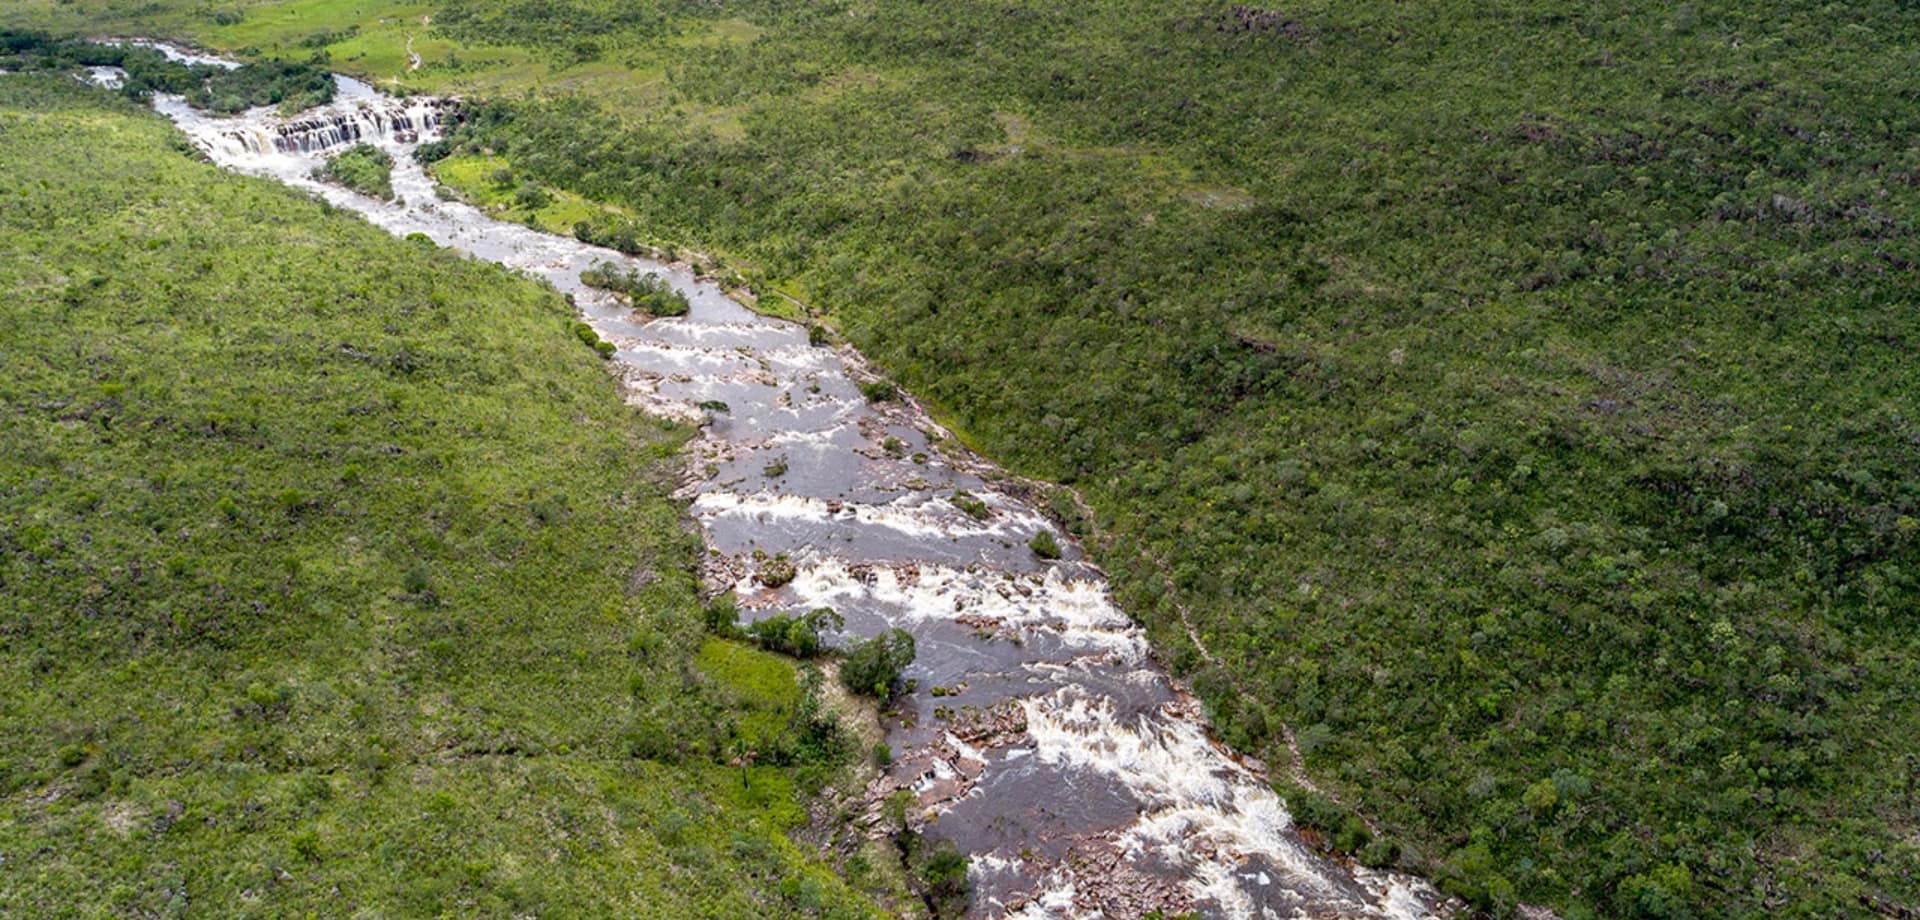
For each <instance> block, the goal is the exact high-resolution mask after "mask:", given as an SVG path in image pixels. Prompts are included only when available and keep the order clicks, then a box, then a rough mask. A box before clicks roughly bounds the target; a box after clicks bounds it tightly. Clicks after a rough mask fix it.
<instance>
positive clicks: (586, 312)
mask: <svg viewBox="0 0 1920 920" xmlns="http://www.w3.org/2000/svg"><path fill="white" fill-rule="evenodd" d="M169 50H175V51H177V49H169ZM95 78H96V80H105V81H109V82H110V81H111V78H112V74H111V73H96V74H95ZM336 79H337V80H338V85H339V93H338V98H336V100H335V101H334V102H333V103H331V104H329V105H327V106H323V107H321V108H319V109H315V110H312V111H309V112H303V113H300V114H298V115H295V116H291V117H280V116H278V115H276V114H275V113H273V112H272V111H271V110H265V109H263V110H256V111H254V112H250V113H246V114H244V115H242V116H239V117H236V118H215V117H211V116H208V115H205V114H203V113H199V112H196V111H194V110H193V109H191V108H189V107H188V106H187V105H186V104H185V103H184V102H182V101H181V100H180V99H178V98H169V97H160V98H158V99H156V101H155V108H156V109H158V110H159V111H160V112H161V113H162V114H164V115H166V116H167V117H168V118H170V119H172V120H173V121H174V123H175V124H177V125H178V126H179V127H180V128H181V130H183V131H185V132H186V134H187V135H188V136H189V137H190V138H191V139H192V140H193V142H194V143H195V144H196V145H198V146H199V148H200V149H201V150H203V151H205V152H206V154H207V155H208V156H209V157H210V158H212V160H213V161H214V162H215V163H218V164H219V165H220V166H222V167H225V168H228V169H231V170H235V171H238V172H243V173H250V174H254V175H260V176H267V177H271V178H273V179H276V180H279V181H280V182H283V183H286V184H287V185H290V186H293V187H295V188H297V189H300V190H302V191H304V192H307V193H310V194H312V195H314V196H316V197H319V198H323V199H325V200H326V201H328V202H331V203H332V204H334V205H336V206H338V207H341V208H344V209H348V210H351V211H354V212H357V213H359V214H361V215H363V216H364V217H365V218H366V219H367V220H369V221H371V222H372V223H374V224H375V225H377V226H379V227H382V228H384V229H386V230H387V231H389V232H391V233H394V234H396V235H407V234H415V233H418V234H425V235H426V236H427V237H429V238H431V239H432V240H433V241H434V242H435V243H437V244H439V245H441V246H447V247H452V248H454V249H458V250H461V251H463V252H466V253H468V254H470V255H472V256H474V257H477V258H481V259H487V260H490V261H494V262H498V263H500V264H502V265H505V266H507V267H509V268H513V269H517V270H520V271H522V272H525V273H527V274H530V275H532V276H534V277H537V278H539V279H542V280H544V281H546V282H547V283H549V284H551V285H552V286H553V287H555V288H556V289H558V290H560V291H562V292H564V293H566V294H569V295H571V296H572V297H573V298H574V301H575V303H576V304H577V306H578V308H579V310H580V312H581V315H582V317H583V318H584V319H585V320H586V321H587V322H589V323H590V324H592V326H593V327H594V328H595V329H596V330H598V332H599V333H600V335H601V336H602V337H603V338H605V339H607V340H609V341H611V342H613V343H615V344H616V345H617V346H618V351H617V352H616V353H615V354H614V356H613V361H614V362H615V367H616V370H617V371H618V373H619V374H620V375H621V377H622V378H623V379H624V381H625V382H626V384H627V386H626V390H627V393H628V394H629V399H630V401H632V402H633V403H634V404H635V405H637V406H640V407H642V408H645V409H647V410H649V411H653V412H658V413H663V414H667V415H671V416H676V417H681V418H686V419H690V420H696V421H699V422H700V423H702V426H703V427H702V435H701V436H700V438H698V439H697V440H696V441H695V442H694V444H693V447H692V456H691V458H690V466H689V471H688V476H687V486H686V488H685V490H684V497H685V498H686V499H687V500H689V502H690V507H691V513H692V515H693V517H694V518H695V520H696V521H698V523H699V524H700V526H701V529H702V532H703V534H704V538H705V541H706V544H707V547H708V550H709V553H708V561H707V568H708V573H707V574H708V577H709V581H710V583H711V586H712V587H714V588H716V589H722V590H731V591H732V592H734V594H735V595H736V596H737V598H738V601H739V604H740V607H741V609H742V611H743V615H744V616H746V617H747V618H749V619H752V618H756V617H763V616H768V615H772V614H774V613H777V612H784V611H804V610H810V609H813V608H815V607H820V606H830V607H833V608H834V609H835V610H837V611H838V612H839V613H840V614H841V615H842V616H844V617H845V620H846V626H845V629H844V631H843V632H842V633H841V634H839V635H838V636H837V637H836V638H837V639H838V640H839V641H840V642H842V643H844V642H845V641H847V640H849V639H852V638H856V637H862V636H871V635H874V634H877V633H879V632H881V631H884V630H885V629H888V628H892V627H898V628H901V629H905V630H907V631H908V632H910V633H912V634H913V636H914V638H915V640H916V642H917V646H918V651H919V655H918V658H917V660H916V661H915V662H914V664H913V665H912V667H911V668H910V669H909V670H908V672H907V676H908V677H909V678H911V679H913V680H914V681H915V685H916V689H914V690H913V691H912V692H910V693H908V694H907V695H906V696H905V698H904V699H902V700H901V702H900V703H899V704H898V706H897V707H896V708H895V711H894V713H893V714H891V715H889V717H888V719H887V726H886V727H887V733H888V740H889V742H890V743H891V745H892V747H893V749H894V751H895V756H894V759H893V761H892V763H891V765H890V766H889V767H888V768H887V770H886V771H885V774H884V775H883V776H881V777H880V778H879V779H877V780H876V781H875V782H874V784H873V785H872V786H871V787H870V788H869V789H868V790H866V798H867V800H868V801H869V802H873V801H878V800H880V799H882V798H885V797H886V796H887V795H889V794H891V793H893V792H894V791H895V790H898V789H906V790H910V792H911V795H912V798H913V801H914V803H915V805H914V807H913V819H914V821H915V822H916V823H917V824H919V825H920V826H923V827H924V828H925V832H926V833H927V834H929V835H931V836H933V837H936V838H945V839H950V840H952V841H953V842H954V843H955V844H956V845H957V846H958V847H959V848H960V850H961V851H962V852H963V853H966V854H968V856H969V872H968V874H969V881H970V883H971V889H972V895H971V897H972V901H971V913H973V914H975V915H978V916H988V917H1001V916H1007V917H1021V918H1041V917H1098V916H1108V917H1137V916H1142V915H1145V914H1148V913H1151V912H1153V911H1155V910H1161V911H1164V912H1165V913H1166V914H1167V915H1169V916H1172V915H1176V914H1179V913H1181V912H1185V911H1194V912H1197V913H1199V914H1200V915H1202V916H1207V917H1230V918H1243V917H1245V918H1268V917H1274V918H1279V917H1395V918H1414V917H1426V916H1434V915H1437V914H1443V913H1445V903H1444V902H1443V900H1442V899H1441V898H1440V897H1439V896H1438V895H1437V894H1436V893H1435V892H1434V891H1433V889H1432V888H1431V887H1430V886H1428V885H1427V884H1425V883H1424V882H1422V881H1420V880H1418V879H1415V878H1411V877H1409V876H1406V875H1402V874H1398V873H1386V872H1376V871H1373V870H1369V869H1366V868H1363V867H1359V866H1354V865H1349V864H1345V863H1342V862H1336V861H1333V860H1329V859H1327V858H1324V857H1323V856H1321V855H1319V854H1318V853H1317V852H1316V851H1315V849H1314V848H1313V847H1311V846H1310V845H1308V844H1307V843H1306V842H1305V841H1303V840H1302V838H1301V837H1300V835H1299V834H1298V833H1297V832H1296V831H1295V829H1294V828H1293V826H1292V821H1291V819H1290V818H1289V816H1288V813H1287V810H1286V808H1285V806H1284V804H1283V803H1282V801H1281V800H1280V798H1279V797H1278V796H1277V795H1276V794H1275V793H1274V792H1273V790H1272V789H1271V788H1270V786H1269V785H1268V784H1267V783H1266V782H1265V781H1264V780H1263V778H1262V777H1261V776H1260V775H1258V774H1257V773H1256V772H1254V770H1253V769H1251V768H1249V767H1248V766H1245V765H1243V764H1242V763H1241V762H1239V761H1238V760H1236V759H1235V758H1234V757H1233V756H1230V754H1229V752H1227V751H1225V750H1224V749H1222V748H1221V747H1220V746H1219V745H1218V744H1216V743H1215V742H1213V741H1212V740H1210V738H1209V733H1208V731H1207V726H1206V723H1205V719H1204V715H1203V713H1202V711H1201V708H1200V706H1199V705H1198V704H1197V703H1196V702H1195V701H1194V700H1193V699H1192V698H1191V697H1190V696H1188V695H1187V694H1185V693H1183V692H1182V691H1181V690H1180V689H1179V688H1178V687H1177V686H1176V685H1175V684H1174V682H1173V681H1171V680H1170V679H1169V678H1168V676H1167V674H1166V672H1165V671H1164V670H1163V669H1162V668H1161V666H1160V665H1159V664H1158V663H1157V661H1156V660H1155V658H1154V656H1153V654H1152V652H1151V649H1150V648H1149V646H1148V644H1147V641H1146V637H1145V635H1144V634H1143V632H1142V631H1141V630H1140V629H1139V628H1138V627H1136V626H1135V625H1134V624H1133V623H1132V622H1131V621H1130V620H1129V619H1128V617H1127V616H1126V615H1125V614H1124V613H1123V612H1121V611H1120V610H1119V609H1117V608H1116V607H1115V606H1114V604H1113V602H1112V600H1111V599H1110V597H1109V593H1108V589H1107V585H1106V581H1105V579H1104V577H1103V575H1102V574H1101V572H1100V571H1099V570H1098V569H1097V568H1096V567H1094V566H1093V565H1091V564H1090V563H1088V562H1087V561H1086V560H1085V559H1084V557H1083V555H1082V553H1081V552H1080V550H1079V548H1078V547H1077V546H1076V545H1075V544H1074V543H1073V541H1072V540H1071V539H1070V538H1069V537H1068V535H1066V534H1056V536H1057V538H1058V541H1059V543H1060V544H1061V546H1062V547H1064V554H1063V557H1062V558H1061V559H1058V560H1043V559H1040V558H1038V557H1037V556H1036V555H1035V554H1034V553H1033V551H1031V550H1030V549H1029V548H1028V546H1027V541H1028V540H1029V538H1031V537H1032V536H1033V535H1034V534H1035V533H1036V532H1038V531H1042V530H1046V531H1053V527H1052V525H1051V524H1050V523H1048V521H1047V519H1046V518H1045V517H1044V516H1043V515H1042V514H1041V513H1040V512H1039V511H1038V510H1037V509H1036V508H1035V507H1034V506H1033V505H1032V504H1031V503H1030V502H1029V501H1028V499H1027V498H1026V497H1025V496H1026V494H1027V491H1028V490H1026V489H1024V488H1022V487H1021V486H1020V484H1019V483H1018V481H1017V480H1013V479H1011V478H1010V477H1007V476H1005V475H1004V474H1002V473H1000V472H999V471H998V470H996V469H995V468H994V467H993V466H992V465H991V464H990V463H988V462H987V461H985V460H983V459H981V458H980V457H978V456H975V455H972V454H970V453H968V452H967V451H966V450H965V449H964V448H961V447H959V446H958V445H957V442H956V441H955V440H954V439H952V438H950V437H947V436H946V433H945V432H944V431H942V430H941V429H940V427H939V426H938V425H937V424H935V423H934V422H933V421H932V420H931V419H930V418H929V417H928V416H927V415H926V414H925V413H924V412H922V411H920V409H919V408H918V407H917V406H916V405H915V404H914V403H913V401H912V400H911V399H910V398H908V399H900V400H892V401H887V402H883V403H871V402H869V401H868V400H867V399H866V398H865V397H864V396H863V395H862V393H861V390H860V388H859V383H860V382H861V381H864V380H870V379H872V378H873V374H872V372H871V371H870V369H869V368H868V367H867V365H866V364H865V363H864V361H863V360H862V359H861V358H860V356H859V355H858V354H857V353H855V352H854V351H852V350H851V349H849V348H845V347H839V348H834V347H822V346H816V345H813V344H810V343H809V338H808V332H807V330H806V329H805V328H804V327H802V326H799V325H796V324H794V323H790V322H785V321H782V320H778V319H772V318H768V317H765V316H762V315H759V314H756V313H754V312H752V311H750V310H748V309H747V308H746V307H744V306H742V305H741V304H740V303H738V302H736V301H735V300H734V299H732V298H730V297H729V296H728V295H727V294H726V293H725V292H723V291H722V290H721V289H720V288H719V287H717V286H716V285H714V284H712V283H710V282H708V281H706V280H703V279H701V278H698V277H696V276H695V275H694V274H693V272H692V271H690V270H689V269H688V268H687V267H686V266H684V265H680V264H663V263H660V262H654V261H650V260H646V259H636V258H631V257H628V256H625V255H622V254H620V253H618V252H614V251H611V250H607V249H601V248H598V247H594V246H589V245H586V244H583V243H581V242H578V241H576V240H573V239H570V238H566V237H560V236H555V235H552V234H547V233H543V232H540V231H537V230H534V229H530V228H528V227H525V226H522V225H519V224H515V223H508V222H503V221H499V220H495V219H493V218H491V217H489V216H488V215H487V214H485V213H483V212H482V211H481V210H479V209H477V208H474V207H471V206H469V205H467V204H464V203H460V202H457V201H444V200H441V199H440V198H439V197H438V195H436V192H435V184H434V182H433V180H432V179H431V177H429V176H428V175H427V174H426V172H425V171H424V170H423V169H422V167H421V166H420V165H419V164H418V163H416V162H415V161H414V160H413V158H412V156H411V152H412V150H413V149H414V147H415V146H417V144H418V143H420V142H422V141H425V140H431V139H433V138H434V137H435V136H437V133H438V129H439V123H440V119H441V118H442V117H443V116H446V115H448V114H449V113H450V112H451V111H452V107H451V105H450V104H448V103H445V102H443V101H441V100H438V99H433V98H428V97H419V96H415V97H410V98H405V99H396V98H391V97H387V96H383V95H382V94H380V93H378V92H377V91H375V90H374V89H373V88H372V87H370V86H368V85H367V84H365V83H362V82H359V81H357V80H354V79H351V78H348V77H338V78H336ZM357 141H364V142H367V143H372V144H375V145H377V146H379V147H382V148H384V149H385V150H387V151H388V152H389V153H391V154H392V155H393V157H394V160H395V165H394V168H393V188H394V192H395V193H396V195H397V197H398V200H397V201H395V202H383V201H378V200H374V199H372V198H368V197H365V196H362V195H359V194H356V193H353V192H350V191H347V190H345V189H342V188H339V187H335V186H332V185H328V184H325V183H322V182H320V181H317V180H315V179H313V178H312V176H311V172H312V170H313V168H314V167H315V166H317V165H319V164H320V163H321V162H322V161H323V159H324V156H325V154H327V153H328V152H332V151H337V150H339V149H343V148H344V147H345V146H347V145H349V144H351V143H354V142H357ZM601 261H605V262H611V263H614V264H616V265H621V266H631V267H633V268H637V269H639V270H641V271H643V272H655V273H658V274H659V275H661V276H662V277H663V278H665V279H667V280H668V281H669V282H671V283H672V285H673V286H674V287H675V288H677V289H679V290H680V291H681V292H683V293H685V294H686V295H687V297H688V299H689V301H690V303H691V305H692V309H691V312H690V313H689V314H688V315H686V316H684V317H677V318H671V319H649V318H647V317H645V316H642V315H638V314H635V313H633V312H632V311H631V310H630V309H628V308H627V307H625V306H624V305H623V304H622V303H620V302H618V301H617V300H615V299H614V298H613V297H611V296H609V295H606V294H604V293H603V292H600V291H597V290H595V289H593V288H590V287H587V286H586V285H584V284H582V283H581V281H580V273H581V271H582V270H584V269H587V268H588V267H590V266H592V265H593V264H594V263H596V262H601ZM715 403H724V404H725V406H726V409H725V410H724V411H723V410H721V409H719V408H718V407H717V406H716V405H715ZM702 404H706V407H704V408H703V406H702ZM963 492H964V493H970V494H971V495H972V496H974V497H976V498H977V499H978V500H979V501H980V502H981V503H982V504H983V505H984V514H982V513H981V511H982V508H981V507H980V506H979V505H974V504H973V502H971V501H969V500H967V499H966V497H965V496H964V495H961V494H960V493H963ZM780 557H785V558H786V559H787V560H789V561H790V562H791V564H792V565H793V566H794V568H795V571H796V574H795V577H794V578H793V579H792V580H791V582H788V583H785V584H783V585H781V586H780V587H777V588H769V587H766V586H765V585H764V584H762V582H761V581H760V580H757V579H756V577H755V576H756V574H757V573H759V572H760V570H761V569H762V568H764V567H766V566H767V565H769V564H770V563H771V561H772V560H775V559H779V558H780ZM769 580H772V581H779V580H780V579H777V578H775V579H769Z"/></svg>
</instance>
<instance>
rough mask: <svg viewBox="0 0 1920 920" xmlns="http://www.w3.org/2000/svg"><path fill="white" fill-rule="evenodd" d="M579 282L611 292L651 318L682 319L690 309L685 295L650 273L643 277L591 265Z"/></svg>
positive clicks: (614, 267)
mask: <svg viewBox="0 0 1920 920" xmlns="http://www.w3.org/2000/svg"><path fill="white" fill-rule="evenodd" d="M580 281H581V282H582V283H584V284H587V285H590V286H592V287H597V288H600V289H601V290H606V291H613V292H614V293H616V294H619V295H620V296H622V297H625V298H626V299H627V302H628V303H630V304H632V305H633V308H634V309H636V310H643V311H645V312H647V313H651V314H653V315H654V316H685V315H687V310H688V309H690V307H689V306H688V304H687V295H685V294H682V293H680V292H679V291H678V290H675V289H674V287H673V285H671V284H668V283H667V281H666V279H664V278H661V277H660V276H659V275H658V274H656V273H654V272H645V273H643V272H641V271H640V270H639V269H637V268H633V267H630V266H629V267H626V268H622V267H621V266H618V265H615V264H613V263H611V262H595V263H593V266H592V267H591V268H588V269H587V270H586V271H583V272H581V273H580Z"/></svg>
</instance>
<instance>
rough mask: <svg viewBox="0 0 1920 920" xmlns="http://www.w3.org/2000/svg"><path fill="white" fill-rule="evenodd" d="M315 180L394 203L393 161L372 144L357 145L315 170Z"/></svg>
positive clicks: (336, 155)
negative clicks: (331, 183)
mask: <svg viewBox="0 0 1920 920" xmlns="http://www.w3.org/2000/svg"><path fill="white" fill-rule="evenodd" d="M313 177H314V178H316V179H320V180H322V181H325V182H333V183H336V184H339V185H342V186H345V187H347V188H350V189H353V190H354V191H356V192H359V193H361V194H363V195H370V196H372V197H374V198H379V199H381V200H385V201H391V200H392V199H393V157H392V155H390V154H388V153H387V152H386V151H384V150H381V149H380V148H378V147H375V146H373V145H372V144H355V145H354V146H352V147H348V148H347V149H345V150H343V151H341V152H339V153H337V154H334V155H333V156H331V157H329V158H327V162H326V163H324V164H322V165H320V166H318V167H315V168H314V170H313Z"/></svg>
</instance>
